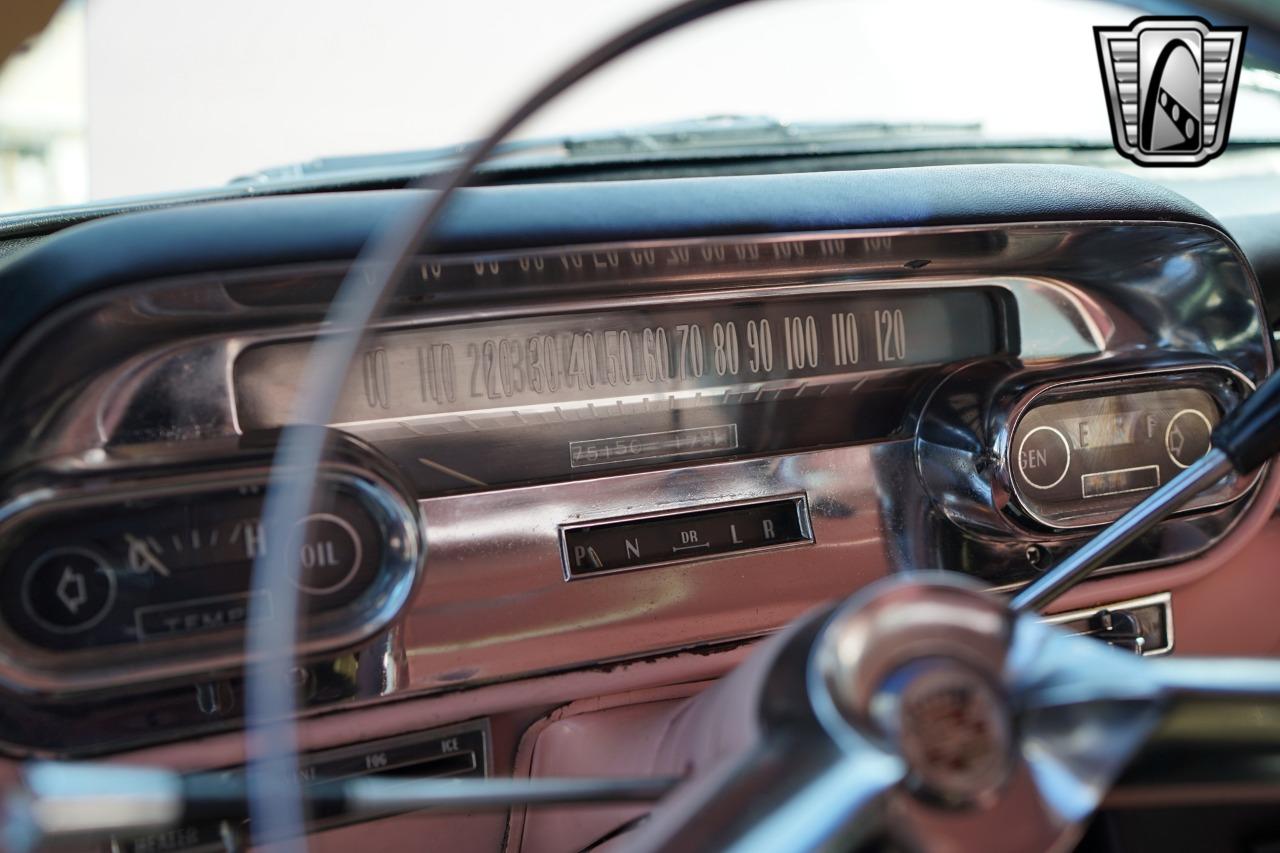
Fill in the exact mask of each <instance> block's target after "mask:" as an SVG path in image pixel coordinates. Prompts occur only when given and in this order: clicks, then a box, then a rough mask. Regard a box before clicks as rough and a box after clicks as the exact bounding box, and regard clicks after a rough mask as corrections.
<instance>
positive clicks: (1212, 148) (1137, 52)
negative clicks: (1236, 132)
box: [1093, 17, 1246, 166]
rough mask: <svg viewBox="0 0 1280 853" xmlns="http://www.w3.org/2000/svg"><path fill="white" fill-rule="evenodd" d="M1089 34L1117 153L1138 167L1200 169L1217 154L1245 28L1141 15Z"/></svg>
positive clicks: (1228, 120) (1222, 140)
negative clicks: (1126, 23) (1094, 45)
mask: <svg viewBox="0 0 1280 853" xmlns="http://www.w3.org/2000/svg"><path fill="white" fill-rule="evenodd" d="M1093 33H1094V37H1095V38H1096V40H1097V47H1098V65H1099V66H1100V67H1101V69H1102V87H1103V89H1104V90H1105V91H1106V94H1107V108H1108V111H1109V113H1110V116H1111V136H1112V139H1113V141H1114V142H1115V146H1116V150H1117V151H1119V152H1120V154H1121V155H1123V156H1125V157H1128V158H1129V159H1130V160H1132V161H1133V162H1135V163H1137V164H1138V165H1140V166H1200V165H1203V164H1204V163H1207V162H1208V161H1210V160H1212V159H1213V158H1214V157H1217V156H1218V155H1219V154H1221V153H1222V152H1223V150H1224V149H1225V148H1226V147H1227V135H1228V133H1229V132H1230V130H1231V108H1232V106H1233V105H1234V102H1235V95H1236V88H1237V83H1238V81H1239V79H1240V59H1241V56H1242V54H1243V53H1244V39H1245V33H1246V28H1245V27H1214V26H1211V25H1210V24H1209V22H1208V21H1205V20H1203V19H1202V18H1154V17H1146V18H1139V19H1137V20H1136V21H1134V22H1133V23H1132V24H1130V25H1129V26H1128V27H1094V28H1093Z"/></svg>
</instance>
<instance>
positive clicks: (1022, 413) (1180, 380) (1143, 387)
mask: <svg viewBox="0 0 1280 853" xmlns="http://www.w3.org/2000/svg"><path fill="white" fill-rule="evenodd" d="M1207 375H1218V376H1221V377H1223V378H1224V379H1225V380H1226V381H1227V382H1228V383H1230V384H1232V385H1233V386H1235V387H1234V388H1233V389H1232V390H1233V393H1232V394H1230V395H1228V394H1227V393H1225V392H1224V391H1223V390H1222V388H1221V387H1220V386H1219V385H1217V384H1215V383H1212V382H1203V383H1201V382H1197V379H1198V378H1199V377H1202V376H1207ZM1162 383H1177V384H1174V385H1172V386H1171V385H1168V384H1162ZM1120 385H1123V386H1124V391H1123V393H1134V394H1140V393H1142V392H1144V391H1155V390H1160V389H1162V388H1167V387H1196V388H1198V389H1200V390H1203V391H1205V392H1206V393H1208V394H1209V395H1210V396H1211V397H1212V398H1213V399H1214V402H1215V403H1217V404H1218V405H1219V407H1220V408H1221V409H1222V410H1223V411H1229V410H1230V409H1231V408H1232V407H1233V406H1235V405H1236V404H1237V403H1239V401H1240V400H1241V399H1243V397H1246V396H1248V394H1249V393H1250V392H1252V391H1253V389H1254V383H1253V382H1251V381H1250V380H1249V377H1247V376H1245V375H1244V374H1243V373H1241V372H1240V371H1238V370H1236V369H1234V368H1232V367H1228V366H1226V365H1223V364H1213V363H1199V364H1197V363H1194V362H1191V363H1188V364H1186V365H1169V366H1162V367H1152V368H1150V369H1146V370H1134V371H1122V372H1118V373H1109V374H1102V375H1099V376H1094V377H1085V378H1074V379H1066V380H1059V381H1050V382H1046V383H1044V384H1043V385H1041V386H1039V387H1037V388H1036V389H1035V390H1033V391H1031V392H1030V393H1028V394H1027V395H1026V396H1024V397H1023V398H1022V399H1021V400H1019V401H1018V403H1017V404H1016V405H1014V407H1013V408H1012V409H1011V411H1010V412H1009V415H1008V419H1007V421H1006V423H1007V424H1008V426H1007V428H1005V429H1002V430H1001V431H1000V432H998V433H997V434H996V453H997V454H998V456H999V457H1000V459H1001V460H1002V464H1001V465H1000V466H999V468H998V469H997V476H998V477H999V479H1000V487H1001V489H1002V490H1003V491H1005V492H1006V493H1008V494H1010V495H1012V497H1013V501H1014V503H1015V504H1016V510H1017V512H1018V513H1019V514H1020V515H1025V516H1026V517H1027V518H1029V519H1030V520H1031V521H1032V522H1034V523H1036V524H1038V525H1040V526H1041V527H1043V528H1044V529H1048V530H1071V531H1076V530H1089V529H1093V528H1098V527H1102V526H1104V525H1106V524H1109V523H1110V522H1112V521H1114V520H1115V519H1116V518H1118V517H1119V516H1120V515H1121V514H1122V513H1121V512H1120V511H1112V512H1108V513H1104V514H1100V516H1099V517H1086V518H1082V519H1080V520H1064V519H1051V518H1048V517H1046V516H1044V515H1043V514H1041V513H1039V512H1037V511H1036V510H1035V508H1034V502H1033V501H1029V500H1028V499H1027V495H1026V494H1025V490H1024V489H1023V488H1022V487H1021V486H1020V485H1019V484H1018V478H1017V477H1015V476H1014V475H1013V465H1014V464H1015V463H1014V460H1015V459H1016V456H1017V448H1015V447H1014V446H1013V441H1014V436H1015V435H1017V433H1018V426H1019V425H1020V424H1021V422H1022V419H1023V418H1024V417H1026V415H1027V414H1028V413H1029V412H1030V411H1031V410H1032V409H1034V408H1036V407H1037V406H1039V405H1044V404H1046V403H1051V402H1056V400H1055V399H1054V398H1056V397H1058V396H1059V395H1064V394H1066V395H1072V394H1075V393H1077V392H1087V391H1089V390H1090V389H1097V390H1098V391H1099V392H1102V393H1104V394H1105V392H1106V391H1111V392H1112V393H1117V392H1118V386H1120ZM1265 470H1266V466H1263V467H1262V468H1260V469H1259V470H1257V471H1254V472H1253V473H1252V474H1249V475H1248V476H1244V477H1239V476H1236V475H1232V477H1231V480H1232V482H1231V483H1230V486H1229V490H1228V491H1227V492H1226V493H1225V494H1222V495H1220V496H1218V497H1216V498H1213V497H1209V498H1208V499H1203V500H1202V499H1197V500H1195V501H1193V502H1192V503H1191V504H1190V505H1189V506H1187V507H1185V508H1184V509H1183V510H1181V512H1183V513H1187V512H1199V511H1202V510H1208V509H1213V508H1215V507H1220V506H1225V505H1227V504H1230V503H1233V502H1235V501H1237V500H1239V499H1240V498H1242V497H1244V496H1245V495H1246V494H1248V493H1249V492H1250V490H1252V489H1253V487H1254V485H1255V484H1256V483H1257V482H1258V480H1259V479H1260V478H1261V477H1262V475H1263V473H1264V471H1265ZM1135 503H1136V500H1135Z"/></svg>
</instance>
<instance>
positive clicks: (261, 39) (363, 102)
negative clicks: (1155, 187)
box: [0, 0, 1280, 210]
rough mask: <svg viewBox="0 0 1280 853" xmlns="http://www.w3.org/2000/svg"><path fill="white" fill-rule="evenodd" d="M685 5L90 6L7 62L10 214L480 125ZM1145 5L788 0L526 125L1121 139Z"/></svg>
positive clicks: (1258, 123) (206, 182) (0, 136)
mask: <svg viewBox="0 0 1280 853" xmlns="http://www.w3.org/2000/svg"><path fill="white" fill-rule="evenodd" d="M667 2H668V0H612V2H609V3H600V2H596V0H539V1H538V2H533V3H528V2H526V3H517V2H508V0H472V2H468V3H465V4H463V3H423V2H420V0H364V2H362V3H361V4H359V5H358V6H353V5H352V4H350V3H349V2H345V0H274V2H262V0H219V2H217V3H207V2H205V3H198V2H195V0H71V2H67V3H65V4H64V5H63V6H62V8H61V9H60V11H59V12H58V14H57V15H56V16H55V18H54V20H53V21H52V23H51V24H50V25H49V26H48V27H47V28H46V29H45V31H44V32H43V34H42V35H41V36H39V37H38V38H37V39H36V40H35V41H34V42H33V43H32V44H31V45H30V47H29V48H28V49H27V50H26V51H25V52H24V53H22V54H19V55H16V56H15V57H14V58H12V59H10V60H9V61H8V62H7V63H6V65H5V66H4V68H3V69H2V70H0V209H2V210H22V209H31V208H38V207H42V206H48V205H55V204H67V203H76V202H82V201H87V200H94V199H106V198H113V197H120V196H131V195H138V194H150V193H164V192H173V191H182V190H190V189H194V188H199V187H211V186H218V185H222V184H225V183H226V182H227V181H229V180H231V179H233V178H235V177H237V176H243V175H252V174H255V173H259V172H261V171H262V170H263V169H265V168H268V167H273V166H281V165H284V164H289V163H296V162H300V161H307V160H311V159H314V158H320V157H331V156H337V155H356V154H370V153H377V152H390V151H401V150H406V149H410V150H420V149H428V148H432V147H438V146H447V145H452V144H456V143H459V142H462V141H465V140H469V139H473V138H475V137H477V136H479V135H481V134H482V133H483V132H484V131H485V130H486V129H487V123H488V122H490V121H492V120H493V118H494V117H495V116H496V115H497V114H498V113H499V112H500V111H501V110H502V109H504V108H505V107H507V106H508V105H510V104H512V103H513V102H514V101H515V100H516V99H517V98H519V97H520V96H521V95H523V94H524V93H526V92H527V91H528V90H529V89H530V88H531V87H532V86H533V85H534V84H535V82H537V81H539V80H540V79H541V78H543V77H544V76H545V75H547V74H548V73H549V72H550V71H552V70H553V69H555V68H557V67H558V66H560V65H562V64H563V63H564V62H565V61H567V59H569V58H570V57H572V56H574V55H576V54H577V53H578V52H580V51H581V50H582V49H583V48H584V47H585V46H587V45H589V44H591V43H592V42H593V41H594V40H596V39H598V38H599V37H601V36H603V35H605V34H608V33H611V32H613V31H615V30H617V29H618V28H620V27H621V26H622V25H624V24H625V23H627V22H629V21H631V20H634V19H636V18H637V17H639V16H641V15H642V14H645V13H648V12H650V11H652V10H654V9H657V8H659V7H660V6H662V5H666V4H667ZM1138 14H1139V12H1138V11H1136V10H1134V9H1133V8H1129V7H1126V6H1122V5H1119V4H1115V3H1100V2H1078V0H996V2H983V3H958V2H954V0H918V2H909V3H908V2H903V0H768V2H758V3H755V4H750V5H748V6H747V7H745V8H741V9H737V10H733V11H731V12H729V13H726V14H723V15H719V16H715V17H713V18H712V19H710V20H708V21H704V22H702V23H700V24H698V25H695V26H692V27H689V28H687V29H686V30H682V31H680V32H679V33H677V34H675V35H674V36H672V37H669V38H664V39H661V40H659V42H658V43H656V44H654V45H651V46H649V47H647V48H645V49H643V50H641V51H638V52H636V54H635V55H634V56H631V57H628V58H626V59H625V60H624V61H622V62H621V63H619V64H618V65H617V66H616V67H613V68H610V69H608V70H606V71H605V72H604V73H601V74H599V75H597V76H596V77H594V78H592V79H591V80H590V81H589V82H588V83H587V84H585V85H584V86H582V87H581V88H580V89H579V90H576V91H574V92H573V93H572V94H571V95H570V96H568V97H566V98H565V99H563V100H562V101H561V102H560V103H558V104H556V105H554V106H553V107H552V108H551V109H550V110H548V111H547V112H546V113H545V114H544V115H542V116H540V117H538V118H536V119H535V120H534V121H533V122H531V123H530V124H529V125H528V126H527V127H526V128H524V129H523V131H522V136H524V137H558V136H562V135H566V134H582V133H588V132H592V131H604V130H611V129H619V128H622V129H626V128H635V127H639V126H644V125H650V124H654V123H664V122H675V121H682V120H688V119H693V118H698V117H703V116H720V115H742V116H768V117H771V118H774V119H778V120H780V121H783V122H862V121H872V122H888V123H893V124H894V125H898V124H899V123H903V124H905V125H906V126H903V127H896V128H895V129H894V131H893V132H894V134H896V136H895V138H899V139H901V140H902V143H903V145H904V146H907V145H908V144H909V143H910V142H911V139H912V137H913V135H914V136H918V135H919V134H921V133H925V132H928V130H927V128H924V127H921V125H925V124H928V125H936V124H959V125H963V126H965V127H966V128H967V132H966V135H965V144H966V145H972V146H974V147H975V149H976V148H979V147H980V146H982V145H984V144H991V143H997V142H1003V143H1007V142H1009V141H1026V142H1028V143H1044V142H1048V141H1053V142H1055V143H1063V142H1066V143H1076V144H1086V145H1098V146H1109V145H1110V139H1111V135H1110V128H1109V125H1108V118H1107V111H1106V107H1105V104H1104V101H1103V94H1102V86H1101V84H1100V79H1099V73H1098V61H1097V56H1096V53H1095V47H1094V40H1093V32H1092V28H1093V27H1094V26H1098V25H1127V24H1129V23H1130V22H1131V21H1132V20H1133V18H1135V17H1136V16H1137V15H1138ZM912 125H914V126H915V127H914V128H913V127H912ZM1273 138H1280V76H1276V75H1274V74H1272V73H1271V72H1269V71H1265V70H1262V69H1260V68H1258V67H1256V66H1255V65H1253V64H1252V63H1250V62H1249V60H1248V59H1246V67H1245V69H1244V71H1243V74H1242V79H1241V86H1240V92H1239V95H1238V98H1237V103H1236V108H1235V119H1234V122H1233V125H1232V130H1231V140H1232V142H1241V141H1245V140H1251V139H1252V140H1269V139H1273ZM882 147H883V146H882ZM1062 156H1067V153H1066V152H1065V151H1064V153H1063V155H1062ZM1108 156H1112V157H1113V158H1114V162H1113V165H1115V166H1117V167H1121V166H1124V165H1125V161H1124V160H1123V159H1122V158H1121V157H1120V156H1119V155H1118V154H1114V152H1108ZM915 162H920V161H919V160H916V161H915ZM1221 162H1222V161H1217V162H1215V163H1210V164H1209V165H1208V166H1206V167H1205V170H1204V171H1207V170H1213V169H1221V168H1223V167H1222V166H1221V165H1220V164H1221Z"/></svg>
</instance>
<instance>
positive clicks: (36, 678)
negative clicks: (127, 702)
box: [0, 458, 425, 694]
mask: <svg viewBox="0 0 1280 853" xmlns="http://www.w3.org/2000/svg"><path fill="white" fill-rule="evenodd" d="M227 463H228V467H227V469H225V470H216V471H208V470H206V471H174V472H170V473H168V474H166V475H165V476H158V477H157V476H151V477H145V478H136V477H134V476H128V475H126V476H120V477H108V476H102V475H98V476H96V477H94V478H92V479H90V480H87V481H81V482H76V483H74V484H66V485H56V484H53V485H44V486H42V487H41V488H39V489H36V490H33V491H31V492H28V493H26V494H24V495H23V496H22V497H20V498H17V499H15V500H12V501H10V502H9V503H7V504H5V505H3V506H0V540H2V539H5V538H7V537H10V536H12V535H14V532H15V531H17V530H19V529H20V528H22V527H23V526H24V525H27V524H29V523H32V522H34V521H36V520H38V519H40V518H43V517H47V516H49V515H56V514H59V513H65V512H69V511H75V510H78V509H87V508H93V507H99V506H103V505H106V504H111V503H118V502H121V501H128V500H134V499H139V500H145V499H157V498H159V499H164V498H176V497H180V496H191V495H198V494H201V493H206V492H213V491H217V490H221V489H227V488H240V487H255V488H263V489H265V487H266V485H267V483H268V479H269V476H270V474H271V468H270V466H269V465H268V464H262V463H259V464H254V465H246V464H244V462H243V461H241V462H239V463H237V462H236V461H235V460H234V458H232V459H228V460H227ZM321 483H323V484H327V485H329V486H331V487H335V488H339V489H343V490H346V491H348V492H349V493H351V494H352V495H353V496H355V497H356V498H357V500H359V502H360V504H361V506H362V507H363V508H364V509H365V510H366V511H368V512H369V513H370V515H371V517H372V518H373V520H374V521H375V523H376V524H377V525H378V527H379V529H380V531H381V532H383V534H384V536H383V540H384V541H383V543H382V554H383V558H382V561H381V563H380V565H379V567H378V569H377V574H376V577H375V578H374V580H373V582H372V583H371V585H370V586H369V588H368V589H367V590H365V591H364V592H362V593H361V595H360V597H359V598H358V599H357V600H356V601H355V602H353V603H352V604H353V605H357V606H346V607H343V608H342V609H341V610H337V611H333V612H329V613H325V614H321V615H319V616H317V617H315V618H313V619H311V620H309V621H308V625H307V634H306V636H305V637H303V638H301V639H300V640H299V643H298V654H299V656H300V657H301V658H306V657H308V656H313V655H322V654H325V653H330V652H334V651H335V650H339V649H346V648H350V647H352V646H354V645H357V644H359V643H361V642H363V641H365V640H368V639H369V638H371V637H374V636H376V635H377V634H378V633H379V632H381V631H383V630H385V629H386V627H387V626H388V625H389V624H391V623H392V622H393V621H394V620H395V618H396V617H397V616H399V615H400V613H401V612H402V611H403V609H404V607H405V605H406V604H407V603H408V602H409V601H410V600H411V597H412V594H413V590H414V589H415V587H416V586H417V584H418V582H419V576H420V574H421V571H422V566H423V562H424V556H425V555H424V553H423V551H424V549H423V539H422V535H421V527H422V521H421V516H420V514H419V512H418V507H417V505H416V504H414V503H413V502H411V501H409V500H407V499H406V498H404V497H403V496H402V489H401V488H400V487H398V486H397V485H394V484H393V483H392V482H391V481H390V480H389V479H387V478H384V477H382V476H381V475H380V474H379V473H378V472H377V471H376V470H375V469H374V468H372V467H368V466H359V465H356V464H352V463H349V462H332V463H329V464H327V465H326V466H325V469H324V471H323V472H322V474H321ZM2 570H6V571H11V570H16V567H8V566H6V567H4V568H3V569H2ZM247 663H251V661H249V660H248V659H247V658H246V656H245V652H244V634H243V630H242V629H241V628H230V629H226V630H219V631H215V632H197V633H193V634H189V635H184V636H179V637H174V638H166V639H154V640H148V641H147V642H139V643H136V644H133V645H111V646H106V647H103V648H99V649H84V650H75V651H54V650H50V649H44V648H40V647H38V646H35V645H32V644H31V643H29V642H27V641H26V640H24V639H22V638H21V637H19V636H18V635H17V634H16V633H15V632H14V631H13V630H12V629H11V628H10V627H9V626H8V625H7V624H6V623H5V622H4V620H3V619H0V686H6V687H8V688H10V689H15V690H23V691H27V690H31V691H37V692H40V693H51V694H79V693H86V692H92V691H101V690H105V689H117V688H122V687H129V686H131V685H139V684H151V683H164V682H167V681H172V680H174V679H180V678H183V677H190V676H192V675H197V674H198V675H202V676H204V677H209V678H215V677H217V676H218V674H219V673H226V672H230V671H233V670H235V669H237V668H239V667H242V666H244V665H246V664H247Z"/></svg>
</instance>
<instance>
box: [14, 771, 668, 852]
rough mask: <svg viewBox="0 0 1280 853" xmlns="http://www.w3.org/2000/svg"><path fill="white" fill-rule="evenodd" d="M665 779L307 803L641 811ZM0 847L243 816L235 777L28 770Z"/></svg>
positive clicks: (544, 782)
mask: <svg viewBox="0 0 1280 853" xmlns="http://www.w3.org/2000/svg"><path fill="white" fill-rule="evenodd" d="M678 781H679V780H678V779H674V778H662V777H653V778H616V779H606V778H600V779H463V778H459V779H440V778H430V777H426V778H409V777H394V778H387V777H384V778H379V777H378V776H363V777H359V778H355V779H342V780H328V781H325V780H321V781H319V782H317V783H315V784H313V785H308V786H307V788H306V791H305V797H306V800H307V804H308V805H309V806H310V807H312V808H313V809H316V810H319V811H323V812H324V813H326V814H330V815H339V814H340V815H349V816H372V815H385V814H387V813H388V812H392V811H416V810H421V809H434V810H437V811H477V810H498V811H504V810H506V809H508V808H510V807H512V806H530V805H596V804H613V803H649V802H654V801H656V800H659V799H661V798H662V797H663V796H664V795H665V794H666V793H667V792H668V791H670V790H671V789H672V788H673V787H674V786H675V785H676V783H677V782H678ZM4 812H5V815H4V817H5V820H4V827H3V835H2V836H0V840H2V841H3V845H0V846H3V848H4V849H6V850H9V851H12V853H25V851H31V850H37V849H43V848H46V847H52V846H59V845H65V844H70V843H75V842H102V841H103V840H105V839H107V838H109V837H111V836H113V835H141V834H144V833H147V832H154V831H157V830H161V829H167V828H169V827H173V826H177V825H179V824H181V823H183V822H184V821H188V820H199V819H203V818H216V819H232V820H234V819H243V818H247V817H248V816H249V795H248V789H247V786H246V783H245V777H244V776H243V775H233V776H229V775H225V774H212V773H209V774H190V775H184V774H181V773H178V772H176V771H173V770H166V769H163V768H158V767H137V766H125V765H112V764H97V763H73V762H52V761H50V762H34V763H32V764H29V765H27V767H26V768H25V769H24V771H23V779H22V784H21V786H20V787H19V788H18V789H17V790H16V791H15V792H14V793H12V794H10V796H9V797H8V799H7V801H6V802H5V804H4Z"/></svg>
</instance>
